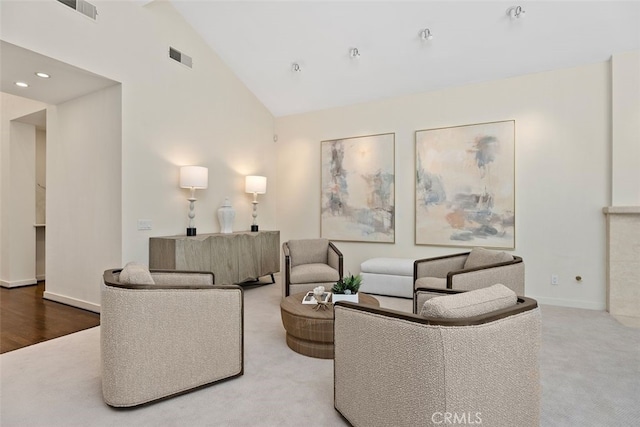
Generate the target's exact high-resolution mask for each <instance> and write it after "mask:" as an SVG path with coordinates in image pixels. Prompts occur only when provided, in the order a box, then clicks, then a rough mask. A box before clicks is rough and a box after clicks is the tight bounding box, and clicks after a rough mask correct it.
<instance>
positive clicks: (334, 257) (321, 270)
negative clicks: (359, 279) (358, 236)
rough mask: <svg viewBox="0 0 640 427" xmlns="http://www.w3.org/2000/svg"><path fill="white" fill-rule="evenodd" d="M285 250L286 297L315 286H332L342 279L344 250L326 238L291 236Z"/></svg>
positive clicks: (283, 249)
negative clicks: (292, 238)
mask: <svg viewBox="0 0 640 427" xmlns="http://www.w3.org/2000/svg"><path fill="white" fill-rule="evenodd" d="M282 251H283V252H284V282H283V284H284V289H283V294H284V296H285V297H288V296H289V295H291V294H296V293H300V292H308V291H311V290H313V288H315V287H316V286H324V287H325V288H327V290H329V289H331V287H332V286H333V285H334V284H335V283H336V282H337V281H338V280H340V279H342V276H343V261H342V252H340V251H339V250H338V248H336V246H335V245H334V244H333V243H331V242H330V241H329V240H327V239H300V240H289V241H288V242H284V243H283V244H282Z"/></svg>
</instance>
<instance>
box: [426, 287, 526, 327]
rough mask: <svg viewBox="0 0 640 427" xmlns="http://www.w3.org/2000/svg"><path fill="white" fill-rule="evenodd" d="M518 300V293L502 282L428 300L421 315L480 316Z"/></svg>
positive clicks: (449, 317) (457, 317) (446, 316)
mask: <svg viewBox="0 0 640 427" xmlns="http://www.w3.org/2000/svg"><path fill="white" fill-rule="evenodd" d="M517 301H518V297H517V296H516V293H515V292H513V291H512V290H511V289H509V288H507V287H506V286H504V285H502V284H496V285H493V286H489V287H487V288H482V289H477V290H475V291H469V292H462V293H459V294H454V295H445V296H441V297H435V298H431V299H429V300H427V301H426V302H425V303H424V305H423V306H422V310H421V311H420V315H421V316H424V317H436V318H443V319H463V318H467V317H474V316H480V315H483V314H487V313H491V312H492V311H496V310H501V309H503V308H507V307H511V306H513V305H515V304H516V303H517Z"/></svg>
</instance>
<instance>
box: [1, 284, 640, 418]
mask: <svg viewBox="0 0 640 427" xmlns="http://www.w3.org/2000/svg"><path fill="white" fill-rule="evenodd" d="M278 286H279V285H277V284H275V285H268V286H262V287H256V288H249V289H246V291H245V335H246V336H245V374H244V375H243V376H242V377H240V378H238V379H234V380H231V381H227V382H224V383H220V384H217V385H214V386H212V387H208V388H205V389H202V390H198V391H195V392H193V393H189V394H186V395H182V396H179V397H176V398H173V399H169V400H166V401H161V402H158V403H155V404H152V405H148V406H144V407H141V408H137V409H128V410H116V409H112V408H110V407H108V406H107V405H105V404H104V403H103V402H102V396H101V389H100V369H99V366H100V353H99V334H100V330H99V328H93V329H89V330H86V331H82V332H78V333H76V334H72V335H68V336H66V337H62V338H58V339H55V340H51V341H47V342H44V343H41V344H37V345H34V346H30V347H26V348H23V349H19V350H16V351H12V352H9V353H5V354H3V355H1V356H0V425H2V427H11V426H147V425H148V426H302V425H304V426H341V425H346V422H345V421H344V420H343V419H342V418H341V417H340V416H339V415H338V414H337V413H336V412H335V410H334V409H333V363H332V361H331V360H321V359H313V358H309V357H305V356H302V355H299V354H297V353H294V352H293V351H291V350H290V349H289V348H288V347H287V346H286V344H285V338H284V330H283V328H282V324H281V321H280V311H279V300H280V289H279V287H278ZM379 299H380V301H381V305H382V306H386V307H390V308H394V309H401V310H405V311H409V310H410V308H411V301H410V300H403V299H395V298H388V297H380V298H379ZM541 370H542V381H543V390H544V391H543V411H542V421H543V422H542V425H543V426H574V425H575V426H578V425H579V426H590V425H591V426H604V425H612V426H613V425H631V424H629V421H631V420H633V421H637V420H638V419H640V409H638V407H639V405H640V402H638V399H639V396H640V331H638V330H635V329H631V328H626V327H624V326H621V325H620V324H618V323H617V322H616V321H615V320H613V319H612V318H611V317H610V316H609V315H608V314H607V313H603V312H593V311H588V310H575V309H563V308H557V307H543V349H542V354H541Z"/></svg>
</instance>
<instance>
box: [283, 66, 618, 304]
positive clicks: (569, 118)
mask: <svg viewBox="0 0 640 427" xmlns="http://www.w3.org/2000/svg"><path fill="white" fill-rule="evenodd" d="M610 81H611V79H610V64H609V63H598V64H593V65H588V66H583V67H578V68H571V69H564V70H558V71H550V72H545V73H539V74H533V75H527V76H522V77H517V78H511V79H506V80H499V81H493V82H487V83H481V84H474V85H469V86H463V87H458V88H452V89H446V90H442V91H437V92H431V93H425V94H416V95H412V96H406V97H400V98H393V99H388V100H383V101H378V102H369V103H364V104H359V105H354V106H350V107H344V108H335V109H330V110H325V111H319V112H314V113H309V114H300V115H294V116H288V117H282V118H278V119H277V120H276V127H277V134H278V137H279V140H278V146H279V150H278V153H279V157H278V169H279V181H278V200H277V201H278V210H277V215H278V225H279V227H280V229H281V231H282V235H281V239H282V240H283V241H286V240H288V239H292V238H307V237H318V236H319V234H320V194H319V191H320V141H322V140H327V139H335V138H342V137H350V136H358V135H370V134H378V133H387V132H395V134H396V146H395V150H396V243H395V244H379V243H378V244H376V243H354V242H339V243H338V246H339V247H340V249H341V250H342V251H343V253H344V256H345V273H346V272H348V271H351V272H354V273H355V272H358V271H359V266H360V263H361V262H362V261H363V260H365V259H368V258H372V257H377V256H389V257H406V258H413V259H417V258H422V257H429V256H435V255H440V254H448V253H455V252H462V251H464V250H465V249H464V248H454V247H451V248H443V247H430V246H416V245H414V213H413V209H414V185H415V184H414V175H415V173H414V170H415V166H414V165H415V159H414V152H415V131H416V130H422V129H430V128H438V127H445V126H456V125H464V124H472V123H482V122H489V121H498V120H510V119H514V120H515V123H516V248H515V250H513V251H512V252H513V253H514V254H517V255H520V256H522V257H523V258H524V260H525V264H526V294H527V295H530V296H533V297H536V298H538V299H539V301H541V302H543V303H554V304H560V305H567V306H576V307H584V308H594V309H604V307H605V266H604V259H605V253H604V249H605V240H604V239H605V227H604V218H603V215H602V210H601V209H602V206H604V205H605V204H606V203H607V201H608V200H609V197H610V193H609V191H610V190H609V172H610V171H609V165H610V153H609V146H610V127H611V118H610V117H611V106H610V96H611V90H610ZM551 274H557V275H558V276H559V279H560V284H559V285H557V286H552V285H551V284H550V276H551ZM577 275H580V276H582V278H583V280H582V282H580V283H578V282H577V281H576V280H575V276H577Z"/></svg>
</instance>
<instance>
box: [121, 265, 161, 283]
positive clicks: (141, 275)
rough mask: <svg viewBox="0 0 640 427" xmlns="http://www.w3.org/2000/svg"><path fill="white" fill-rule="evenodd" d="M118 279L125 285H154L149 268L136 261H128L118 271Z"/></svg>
mask: <svg viewBox="0 0 640 427" xmlns="http://www.w3.org/2000/svg"><path fill="white" fill-rule="evenodd" d="M119 281H120V282H121V283H124V284H126V285H154V284H155V282H154V281H153V277H151V272H150V271H149V269H148V268H147V267H146V266H144V265H142V264H138V263H136V262H129V263H127V265H125V266H124V268H123V269H122V271H121V272H120V276H119Z"/></svg>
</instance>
